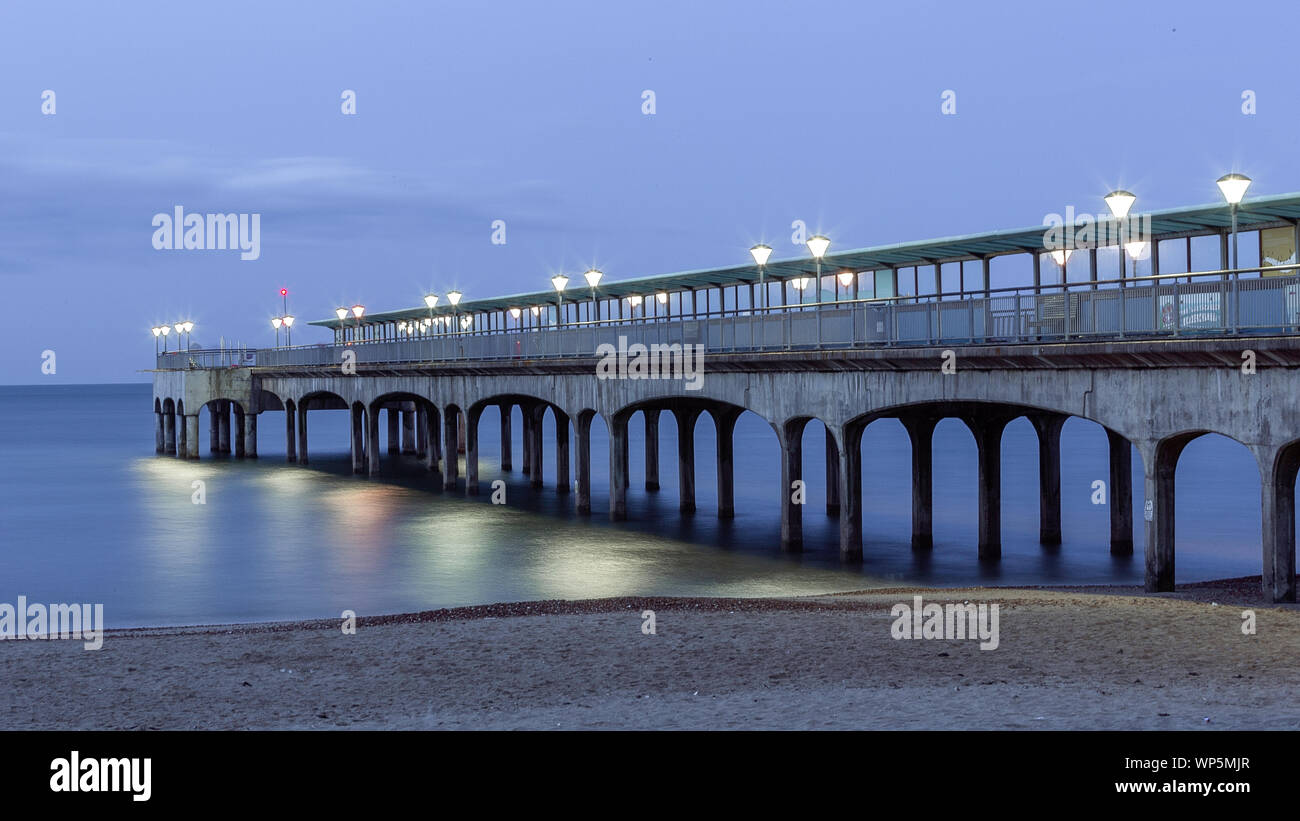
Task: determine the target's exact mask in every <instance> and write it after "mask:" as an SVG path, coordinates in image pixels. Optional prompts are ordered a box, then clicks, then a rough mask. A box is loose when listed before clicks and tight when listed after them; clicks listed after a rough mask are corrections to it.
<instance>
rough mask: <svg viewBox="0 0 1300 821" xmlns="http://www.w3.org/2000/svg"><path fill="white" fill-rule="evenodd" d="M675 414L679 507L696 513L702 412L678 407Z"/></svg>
mask: <svg viewBox="0 0 1300 821" xmlns="http://www.w3.org/2000/svg"><path fill="white" fill-rule="evenodd" d="M673 416H674V418H676V419H677V509H678V510H679V511H681V512H682V513H694V512H695V421H696V420H697V419H699V418H700V412H699V410H697V409H695V408H676V409H674V410H673ZM625 447H626V443H625ZM626 461H627V460H626V457H625V458H624V462H626Z"/></svg>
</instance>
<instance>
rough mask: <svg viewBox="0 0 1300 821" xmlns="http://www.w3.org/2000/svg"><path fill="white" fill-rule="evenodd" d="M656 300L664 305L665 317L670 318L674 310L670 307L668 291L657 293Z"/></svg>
mask: <svg viewBox="0 0 1300 821" xmlns="http://www.w3.org/2000/svg"><path fill="white" fill-rule="evenodd" d="M655 301H656V302H658V303H659V304H660V305H662V306H664V318H665V319H668V318H669V317H670V315H671V314H672V311H671V310H670V309H669V307H668V292H667V291H660V292H658V293H657V294H655Z"/></svg>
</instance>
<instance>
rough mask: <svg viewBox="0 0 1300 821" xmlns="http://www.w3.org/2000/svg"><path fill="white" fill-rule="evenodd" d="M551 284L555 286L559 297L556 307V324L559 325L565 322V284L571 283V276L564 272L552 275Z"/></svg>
mask: <svg viewBox="0 0 1300 821" xmlns="http://www.w3.org/2000/svg"><path fill="white" fill-rule="evenodd" d="M551 284H552V285H554V286H555V293H556V295H557V297H558V299H559V301H558V302H557V303H556V308H555V324H556V326H557V327H558V326H560V325H562V324H564V286H566V285H568V284H569V278H568V277H566V276H565V275H564V274H556V275H555V276H553V277H551Z"/></svg>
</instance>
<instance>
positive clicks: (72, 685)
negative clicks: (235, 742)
mask: <svg viewBox="0 0 1300 821" xmlns="http://www.w3.org/2000/svg"><path fill="white" fill-rule="evenodd" d="M1258 589H1259V588H1258V579H1240V580H1231V581H1225V582H1215V583H1207V584H1204V585H1193V586H1187V587H1184V588H1182V589H1181V590H1180V591H1179V592H1178V593H1175V594H1160V595H1146V594H1143V593H1141V592H1140V591H1138V590H1136V589H1130V588H1087V589H1082V588H1080V589H1002V588H970V589H962V590H951V589H946V590H930V589H914V588H899V589H892V590H883V591H882V590H873V591H867V592H863V593H854V594H840V595H829V596H820V597H811V598H801V599H761V600H760V599H684V598H678V599H669V598H656V599H601V600H590V601H580V602H533V603H520V604H510V605H491V606H484V607H474V608H460V609H456V610H440V611H431V612H426V613H418V614H409V615H402V616H383V617H374V618H362V619H360V620H359V621H358V625H357V630H356V633H355V634H354V635H345V634H344V633H343V632H342V630H341V629H340V623H339V622H337V621H328V622H304V623H295V624H261V625H238V626H228V627H191V628H167V629H142V630H120V631H110V632H109V633H108V634H107V635H106V637H105V640H104V645H103V649H101V650H99V651H95V652H87V651H84V650H82V648H81V644H80V642H75V641H7V642H0V675H3V677H4V680H5V681H6V682H7V685H8V686H6V687H5V689H4V695H3V697H0V716H3V721H2V723H3V726H4V728H5V729H28V728H33V729H35V728H39V729H78V730H91V729H338V728H361V729H384V728H388V729H564V730H572V729H816V728H825V729H949V728H952V729H1179V730H1191V729H1300V704H1297V702H1296V699H1295V693H1296V692H1297V688H1298V687H1300V670H1298V669H1297V666H1296V664H1295V659H1294V653H1295V651H1296V648H1297V647H1300V611H1298V610H1297V608H1296V606H1295V605H1280V606H1279V605H1273V604H1266V603H1264V601H1263V599H1262V597H1261V596H1260V595H1259V593H1258ZM913 595H921V596H923V597H924V599H925V601H926V602H935V603H945V602H954V601H955V602H964V601H970V602H973V603H989V604H992V603H997V604H998V605H999V612H1000V642H999V646H998V648H997V649H996V650H981V649H980V648H979V645H978V642H977V641H969V640H942V639H931V640H923V641H918V640H912V641H907V640H895V639H894V638H892V637H891V630H890V627H891V624H892V622H893V619H892V618H891V615H890V609H891V608H892V607H893V606H894V605H895V604H898V603H900V602H910V601H911V597H912V596H913ZM647 609H648V610H653V611H654V612H655V629H656V632H655V633H654V634H653V635H647V634H645V633H643V632H642V625H643V621H642V612H643V611H644V610H647ZM1245 609H1253V610H1254V611H1255V614H1256V619H1257V625H1256V629H1257V632H1256V634H1255V635H1244V634H1243V632H1242V629H1241V625H1242V611H1243V610H1245Z"/></svg>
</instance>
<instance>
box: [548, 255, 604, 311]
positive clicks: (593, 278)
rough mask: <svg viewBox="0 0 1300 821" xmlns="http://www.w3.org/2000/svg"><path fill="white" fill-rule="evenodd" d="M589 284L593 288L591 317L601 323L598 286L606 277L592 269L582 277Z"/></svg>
mask: <svg viewBox="0 0 1300 821" xmlns="http://www.w3.org/2000/svg"><path fill="white" fill-rule="evenodd" d="M582 276H583V277H584V278H585V279H586V280H587V284H588V285H590V286H591V315H592V318H593V319H595V320H596V321H597V322H599V321H600V303H598V302H596V286H597V285H599V284H600V278H601V277H603V276H604V274H603V273H601V272H600V271H599V270H598V269H596V268H592V269H591V270H589V271H587V273H585V274H583V275H582ZM552 281H554V280H552Z"/></svg>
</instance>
